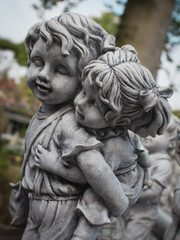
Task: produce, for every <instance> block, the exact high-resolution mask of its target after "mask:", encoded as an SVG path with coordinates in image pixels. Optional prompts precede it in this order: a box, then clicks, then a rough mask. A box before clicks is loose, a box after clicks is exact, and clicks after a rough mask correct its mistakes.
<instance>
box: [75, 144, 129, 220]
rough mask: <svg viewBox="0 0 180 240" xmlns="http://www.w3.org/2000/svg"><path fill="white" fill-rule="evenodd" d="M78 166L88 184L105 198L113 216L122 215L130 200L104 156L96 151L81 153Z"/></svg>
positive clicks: (78, 157)
mask: <svg viewBox="0 0 180 240" xmlns="http://www.w3.org/2000/svg"><path fill="white" fill-rule="evenodd" d="M77 164H78V166H79V167H80V169H81V171H82V172H83V174H84V176H85V178H86V179H87V181H88V183H89V184H90V185H91V186H92V188H93V189H94V190H95V191H96V192H97V193H98V194H99V195H100V196H101V197H102V198H103V200H104V201H105V204H106V206H107V208H108V209H109V210H110V211H111V213H112V215H113V216H120V215H122V214H123V212H124V211H125V210H126V209H127V207H128V205H129V200H128V198H127V196H126V195H125V193H124V191H123V188H122V186H121V183H120V182H119V180H118V179H117V178H116V176H115V174H114V173H113V171H112V169H111V168H110V166H109V165H108V164H107V162H106V161H105V159H104V157H103V155H102V154H101V153H100V152H99V151H98V150H95V149H94V150H88V151H84V152H81V153H80V154H79V155H78V156H77Z"/></svg>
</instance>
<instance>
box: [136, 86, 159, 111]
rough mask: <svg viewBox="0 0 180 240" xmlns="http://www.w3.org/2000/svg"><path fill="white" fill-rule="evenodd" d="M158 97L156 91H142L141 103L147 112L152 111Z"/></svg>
mask: <svg viewBox="0 0 180 240" xmlns="http://www.w3.org/2000/svg"><path fill="white" fill-rule="evenodd" d="M157 101H158V96H157V91H155V89H151V90H142V91H140V102H141V105H142V106H143V109H144V111H145V112H148V111H150V110H151V109H152V108H153V107H154V106H155V105H156V103H157Z"/></svg>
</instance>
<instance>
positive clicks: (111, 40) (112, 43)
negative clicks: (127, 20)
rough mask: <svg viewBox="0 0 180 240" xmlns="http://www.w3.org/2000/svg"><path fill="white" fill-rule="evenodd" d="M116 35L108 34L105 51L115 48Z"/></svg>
mask: <svg viewBox="0 0 180 240" xmlns="http://www.w3.org/2000/svg"><path fill="white" fill-rule="evenodd" d="M115 40H116V39H115V37H114V36H113V35H108V36H107V38H106V40H105V41H104V48H103V49H104V52H106V51H112V50H115Z"/></svg>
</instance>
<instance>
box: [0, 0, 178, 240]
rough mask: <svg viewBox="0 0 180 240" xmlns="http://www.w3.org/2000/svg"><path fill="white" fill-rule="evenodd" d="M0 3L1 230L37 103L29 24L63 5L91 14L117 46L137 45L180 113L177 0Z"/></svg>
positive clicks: (15, 0) (54, 13)
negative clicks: (31, 85) (30, 73)
mask: <svg viewBox="0 0 180 240" xmlns="http://www.w3.org/2000/svg"><path fill="white" fill-rule="evenodd" d="M0 6H1V7H0V226H1V230H0V236H1V232H3V231H4V232H5V230H6V226H7V225H8V224H9V222H10V216H9V212H8V201H9V194H10V187H9V182H16V181H18V179H19V174H20V166H21V163H22V161H23V151H24V136H25V132H26V129H27V126H28V124H29V121H30V119H31V117H32V116H33V114H34V113H35V111H36V110H37V108H38V106H39V102H38V100H36V99H35V98H34V97H33V95H32V93H31V91H30V90H29V89H28V87H27V86H26V82H25V77H24V76H25V74H26V70H27V56H26V52H25V48H24V42H23V41H24V39H25V36H26V34H27V31H28V29H29V28H30V27H31V26H32V25H33V24H35V23H36V22H38V21H43V20H47V19H49V18H52V17H54V16H58V15H59V14H61V13H62V12H64V11H72V12H77V13H81V14H84V15H86V16H89V17H91V18H93V19H94V20H95V21H97V22H98V23H99V24H100V25H101V26H102V27H103V28H105V29H106V30H107V31H108V32H109V33H111V34H113V35H114V36H116V45H117V46H119V47H121V46H122V45H124V44H132V45H133V46H134V47H135V48H136V50H137V51H138V56H139V59H140V61H141V63H142V64H143V65H144V66H146V67H147V68H149V69H150V71H151V72H152V74H153V76H154V78H155V80H156V81H157V83H158V85H159V86H162V87H163V86H164V87H166V86H171V87H172V88H173V89H174V91H175V93H174V95H173V97H172V98H171V99H170V100H169V102H170V104H171V106H172V110H173V113H174V114H175V115H176V116H178V117H180V0H66V1H65V0H64V1H63V0H6V1H4V0H0ZM14 231H15V230H14ZM9 234H10V231H9ZM13 235H14V236H15V232H14V233H13ZM0 239H1V238H0ZM3 239H5V238H3ZM14 239H15V238H14Z"/></svg>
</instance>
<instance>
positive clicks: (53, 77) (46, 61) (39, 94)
mask: <svg viewBox="0 0 180 240" xmlns="http://www.w3.org/2000/svg"><path fill="white" fill-rule="evenodd" d="M76 66H77V58H76V57H75V56H74V55H73V54H71V55H69V56H63V55H62V53H61V48H60V46H59V44H58V43H57V42H54V43H53V45H52V46H51V47H50V48H47V44H46V42H45V41H44V40H43V39H42V38H41V37H40V38H39V39H38V40H37V42H36V43H35V44H34V47H33V50H32V53H31V56H30V66H29V69H28V72H27V75H26V80H27V84H28V86H29V87H30V89H31V91H32V92H33V94H34V96H35V97H36V98H38V99H39V100H40V101H41V102H43V103H45V104H48V105H55V104H60V103H64V102H66V101H68V100H70V99H72V98H73V97H74V96H75V94H76V92H77V88H78V70H77V67H76Z"/></svg>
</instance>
